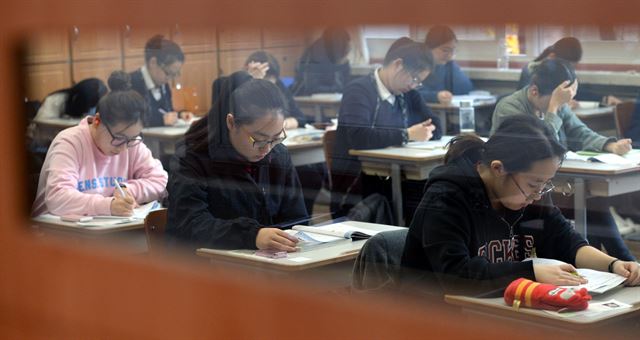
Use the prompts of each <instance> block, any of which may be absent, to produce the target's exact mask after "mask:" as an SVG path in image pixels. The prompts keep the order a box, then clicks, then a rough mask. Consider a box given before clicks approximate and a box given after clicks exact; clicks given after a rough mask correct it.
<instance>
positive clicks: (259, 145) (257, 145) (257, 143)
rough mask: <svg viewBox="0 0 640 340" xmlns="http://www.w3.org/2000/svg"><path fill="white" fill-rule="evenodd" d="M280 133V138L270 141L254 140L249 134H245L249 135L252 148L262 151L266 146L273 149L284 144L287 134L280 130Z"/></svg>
mask: <svg viewBox="0 0 640 340" xmlns="http://www.w3.org/2000/svg"><path fill="white" fill-rule="evenodd" d="M280 133H281V134H282V137H278V138H274V139H272V140H256V139H255V138H253V136H251V134H250V133H249V132H247V134H248V135H249V141H250V142H251V143H252V144H253V147H254V148H257V149H263V148H264V147H265V146H267V145H271V147H273V146H275V145H278V144H280V143H282V142H284V140H285V139H287V132H286V131H285V130H284V129H282V131H281V132H280Z"/></svg>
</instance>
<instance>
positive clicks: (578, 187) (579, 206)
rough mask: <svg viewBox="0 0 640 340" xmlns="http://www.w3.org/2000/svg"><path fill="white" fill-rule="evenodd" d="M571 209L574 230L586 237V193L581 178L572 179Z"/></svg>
mask: <svg viewBox="0 0 640 340" xmlns="http://www.w3.org/2000/svg"><path fill="white" fill-rule="evenodd" d="M573 188H574V189H575V191H574V194H573V209H574V219H575V222H576V231H577V232H578V233H580V234H581V235H582V236H584V238H585V239H586V238H587V195H586V192H585V183H584V179H582V178H575V179H574V180H573Z"/></svg>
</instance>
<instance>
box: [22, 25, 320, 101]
mask: <svg viewBox="0 0 640 340" xmlns="http://www.w3.org/2000/svg"><path fill="white" fill-rule="evenodd" d="M156 34H162V35H164V36H165V37H167V38H168V39H171V40H174V41H176V42H177V43H178V44H179V45H180V46H181V47H182V49H183V52H184V53H185V64H184V66H183V68H182V75H181V77H179V78H177V79H175V80H174V82H173V86H174V87H173V91H174V94H173V100H174V107H175V108H176V109H177V110H180V109H190V110H192V111H194V112H196V113H199V114H202V113H205V112H207V111H208V110H209V108H210V104H211V84H212V82H213V80H215V79H216V78H218V77H219V76H222V75H227V74H230V73H233V72H235V71H237V70H239V69H241V68H242V67H243V66H244V62H245V60H246V58H247V57H248V56H249V54H251V53H252V52H254V51H256V50H261V49H262V50H265V51H267V52H269V53H271V54H273V55H274V56H275V57H276V58H277V59H278V61H279V62H280V67H281V69H282V70H281V75H282V76H284V77H293V75H294V68H295V64H296V62H297V61H298V59H299V58H300V56H301V55H302V52H303V51H304V48H305V46H306V45H307V43H308V41H309V40H310V39H311V38H310V35H311V30H310V29H299V28H296V29H287V28H277V29H273V28H270V29H267V28H259V27H258V28H250V29H243V28H238V27H232V26H230V27H210V28H202V27H200V28H199V27H194V26H189V25H180V24H173V25H161V26H157V27H149V26H143V25H134V24H125V25H122V26H119V27H103V26H100V27H96V26H95V25H71V26H68V27H65V28H60V29H53V30H42V31H36V32H32V33H30V34H29V35H28V36H27V37H26V39H25V40H26V44H25V49H24V51H25V54H24V59H23V60H24V62H23V66H24V70H25V77H26V84H27V90H26V93H25V97H26V99H27V100H40V101H41V100H43V99H44V97H45V96H46V95H47V94H49V93H51V92H53V91H56V90H59V89H61V88H65V87H69V86H71V85H73V84H74V83H76V82H78V81H80V80H82V79H86V78H90V77H96V78H99V79H102V80H103V81H105V83H106V80H107V79H108V78H109V74H111V72H112V71H114V70H118V69H124V70H126V71H128V72H130V71H134V70H135V69H137V68H139V67H140V66H141V65H143V63H144V45H145V43H146V42H147V40H148V39H149V38H151V37H152V36H154V35H156ZM178 84H180V86H177V87H176V85H178Z"/></svg>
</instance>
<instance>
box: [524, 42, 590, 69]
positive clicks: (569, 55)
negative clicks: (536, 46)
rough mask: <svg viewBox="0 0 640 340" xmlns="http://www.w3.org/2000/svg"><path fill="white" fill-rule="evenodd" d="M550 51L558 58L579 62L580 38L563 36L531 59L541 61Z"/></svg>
mask: <svg viewBox="0 0 640 340" xmlns="http://www.w3.org/2000/svg"><path fill="white" fill-rule="evenodd" d="M551 53H554V54H555V55H556V57H558V58H562V59H564V60H567V61H570V62H573V63H579V62H580V60H581V59H582V45H581V44H580V40H578V39H576V38H574V37H565V38H562V39H560V40H558V41H556V42H555V43H554V44H553V45H551V46H549V47H547V48H545V49H544V51H542V53H540V55H539V56H538V57H537V58H535V59H534V60H533V61H542V60H544V59H545V58H546V57H548V56H549V54H551Z"/></svg>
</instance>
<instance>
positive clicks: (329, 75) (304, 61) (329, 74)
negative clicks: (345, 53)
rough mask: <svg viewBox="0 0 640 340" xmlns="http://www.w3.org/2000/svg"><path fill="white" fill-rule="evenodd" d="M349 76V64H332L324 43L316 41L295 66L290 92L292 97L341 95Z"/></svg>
mask: <svg viewBox="0 0 640 340" xmlns="http://www.w3.org/2000/svg"><path fill="white" fill-rule="evenodd" d="M350 76H351V66H350V65H349V63H348V62H347V63H344V64H336V63H334V62H333V61H332V60H331V58H330V57H329V53H328V52H327V49H326V46H325V41H324V40H322V39H318V40H316V41H315V42H314V43H313V44H312V45H311V46H309V47H308V48H307V49H306V50H305V51H304V53H303V54H302V57H300V60H299V61H298V63H297V64H296V69H295V79H294V82H293V85H291V92H292V93H293V95H294V96H309V95H312V94H314V93H336V92H337V93H342V91H343V90H344V87H345V86H346V85H347V83H348V82H349V77H350Z"/></svg>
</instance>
